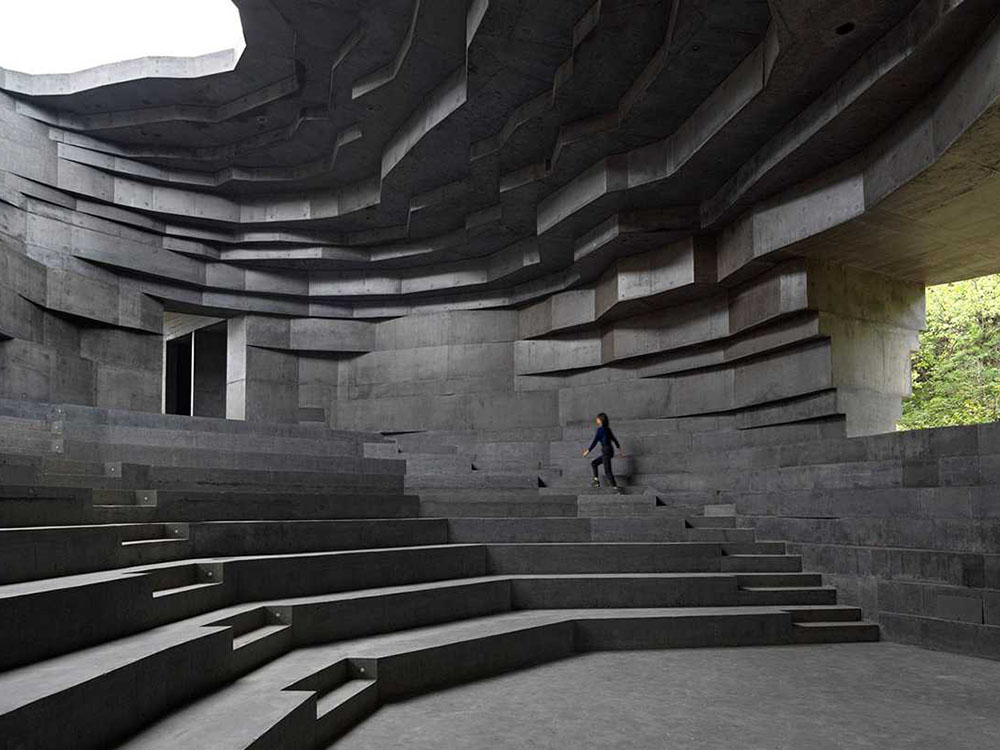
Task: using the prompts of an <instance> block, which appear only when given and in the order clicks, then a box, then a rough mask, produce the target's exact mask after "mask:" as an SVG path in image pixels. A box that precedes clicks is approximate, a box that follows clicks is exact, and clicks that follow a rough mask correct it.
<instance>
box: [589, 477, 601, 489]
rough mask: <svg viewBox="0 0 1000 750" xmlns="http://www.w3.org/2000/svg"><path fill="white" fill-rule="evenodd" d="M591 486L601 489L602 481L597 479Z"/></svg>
mask: <svg viewBox="0 0 1000 750" xmlns="http://www.w3.org/2000/svg"><path fill="white" fill-rule="evenodd" d="M590 486H591V487H596V488H597V489H601V480H600V479H595V480H594V481H593V482H591V483H590Z"/></svg>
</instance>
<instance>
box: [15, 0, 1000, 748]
mask: <svg viewBox="0 0 1000 750" xmlns="http://www.w3.org/2000/svg"><path fill="white" fill-rule="evenodd" d="M239 5H240V12H241V16H242V18H243V22H244V26H245V29H246V38H247V44H248V46H247V50H246V52H245V54H244V56H243V58H242V60H240V61H239V64H234V63H235V61H234V60H233V59H232V58H231V57H227V56H225V55H221V56H210V57H208V58H199V59H198V60H192V61H186V62H185V61H173V62H164V61H137V62H130V63H123V64H121V65H116V66H110V67H107V68H102V69H99V70H96V71H88V72H84V73H81V74H71V75H67V76H61V77H50V76H45V77H31V76H25V75H21V74H17V73H13V72H9V71H0V561H3V573H2V584H0V602H2V603H3V607H4V615H5V616H4V617H2V618H0V630H2V633H0V635H2V638H0V640H2V642H4V643H5V645H6V646H7V648H5V650H4V651H3V653H2V654H0V659H3V660H4V661H3V662H2V664H0V669H4V670H6V671H3V672H0V738H2V740H3V742H5V743H6V744H7V745H9V746H11V747H32V748H43V747H55V748H64V747H67V746H72V747H74V748H88V747H109V746H114V745H115V743H120V742H125V741H129V742H131V743H132V744H131V746H134V747H144V748H147V750H148V748H153V747H165V748H166V747H170V748H176V747H179V746H180V747H183V746H192V745H193V744H199V743H200V744H201V745H202V746H212V747H219V748H223V747H249V746H253V747H255V748H270V747H273V748H280V747H286V748H287V747H296V748H308V747H323V746H325V745H327V744H329V742H330V741H331V740H332V739H333V738H335V737H336V736H338V735H339V734H342V733H343V732H344V731H346V730H347V729H350V728H351V727H352V726H354V725H355V724H357V723H358V722H359V721H361V720H362V719H363V718H364V717H365V716H366V715H367V714H369V713H371V712H372V711H373V710H375V709H376V708H377V707H378V706H379V705H380V704H381V703H383V702H384V701H386V700H388V699H391V698H394V697H398V696H400V695H404V694H407V693H411V692H419V691H424V690H432V689H437V688H439V687H442V686H445V685H447V684H450V683H456V682H463V681H467V680H470V679H475V678H478V677H482V676H485V675H490V674H496V673H498V672H504V671H509V670H512V669H518V668H521V667H524V666H529V665H532V664H536V663H540V662H544V661H548V660H551V659H553V658H557V657H561V656H566V655H569V654H572V653H575V652H577V651H587V650H621V649H629V648H650V649H654V648H655V649H660V648H666V647H679V646H703V647H710V646H720V645H753V644H789V643H800V644H805V643H814V642H820V641H857V640H871V639H873V638H876V637H878V635H879V630H878V629H877V628H876V627H875V626H873V624H871V623H868V622H865V621H864V620H863V619H862V615H864V616H867V617H869V618H871V619H872V620H874V621H876V622H877V623H878V624H879V625H880V626H881V628H882V631H883V632H884V633H885V634H886V635H888V636H889V637H890V638H893V639H897V640H905V641H908V642H912V643H918V644H921V645H926V646H931V647H936V648H942V649H948V650H952V651H963V652H967V653H970V654H977V655H982V656H990V657H997V656H1000V637H998V635H997V634H998V633H1000V619H998V618H1000V604H998V594H997V592H998V591H1000V581H998V580H997V576H998V571H1000V566H998V564H997V559H998V557H1000V537H998V535H997V533H996V529H994V519H995V518H996V517H997V510H996V507H995V506H996V491H995V488H996V487H997V486H1000V473H998V463H997V460H996V457H997V456H998V455H1000V440H998V439H997V435H996V434H995V433H996V430H997V427H996V426H983V427H980V428H963V429H960V430H954V431H948V430H938V431H928V432H923V433H919V434H916V435H895V434H891V435H878V434H877V433H879V432H884V431H887V430H891V428H892V426H893V425H894V423H895V420H896V418H897V417H898V415H899V411H900V405H901V402H902V399H903V398H905V397H906V395H907V394H908V392H909V387H910V384H909V374H908V373H909V354H910V352H911V350H912V349H913V348H914V347H915V345H916V333H917V331H919V330H920V328H921V327H922V326H923V324H924V320H923V315H924V305H923V286H924V285H925V284H927V283H932V282H940V281H948V280H953V279H958V278H963V277H968V276H972V275H975V274H979V273H985V272H989V271H997V270H1000V252H998V250H997V246H996V240H995V238H996V236H997V235H998V230H1000V225H998V221H997V217H996V211H995V205H996V200H995V198H996V180H997V169H996V166H997V164H996V157H995V154H996V153H997V151H998V148H997V132H998V130H997V123H998V122H1000V120H998V118H997V117H996V116H995V115H996V108H997V102H998V101H1000V73H998V71H1000V68H998V62H997V61H998V60H1000V55H998V54H997V50H998V47H1000V15H998V14H1000V9H998V7H997V4H996V2H994V0H951V1H950V2H944V3H943V2H940V0H906V1H905V2H889V1H887V0H886V1H880V2H872V1H871V0H849V1H848V2H839V3H813V4H809V7H808V8H806V7H805V4H803V3H801V2H799V1H798V0H768V1H767V2H765V1H764V0H754V1H752V2H746V1H745V0H723V1H720V0H711V1H709V0H690V2H689V1H687V0H685V1H684V2H678V0H649V1H648V2H642V3H635V2H622V1H619V0H603V1H601V2H593V0H572V1H567V2H559V3H552V2H548V3H523V2H515V0H488V1H487V0H474V1H473V2H464V1H460V0H435V1H434V2H426V1H424V2H421V1H420V0H386V2H379V3H348V2H331V3H307V2H302V1H301V0H242V1H241V2H240V3H239ZM2 20H3V19H2V13H0V21H2ZM223 329H224V333H223ZM192 333H193V339H192V347H191V349H192V353H193V357H192V361H193V368H192V369H193V371H194V383H193V387H192V388H191V391H192V393H193V398H192V402H193V407H194V412H195V414H200V415H203V416H195V417H189V418H187V417H183V418H182V417H171V416H161V415H159V414H157V413H155V412H158V411H160V409H161V404H162V403H163V400H164V393H165V391H164V387H163V383H164V373H165V368H164V361H165V359H166V357H165V355H164V349H163V343H164V341H165V340H166V339H167V338H169V337H175V336H181V335H188V334H192ZM223 354H225V357H224V358H223V356H222V355H223ZM175 362H176V360H175ZM166 370H167V371H169V367H168V368H166ZM598 411H606V412H609V413H610V414H611V415H612V417H613V420H614V423H615V429H616V430H617V432H618V434H619V437H620V438H621V439H622V441H623V447H624V451H623V452H622V453H621V454H620V455H618V456H616V458H615V460H614V468H615V471H616V473H617V474H618V476H619V477H620V478H621V480H622V484H623V485H624V487H623V488H622V489H623V492H622V493H621V494H617V493H613V491H612V490H611V489H610V488H609V487H607V486H606V485H605V486H602V487H600V488H589V483H590V472H589V466H588V463H587V461H585V460H584V459H583V458H582V457H581V456H580V453H581V451H582V449H583V448H585V447H586V445H587V444H588V443H589V440H590V438H591V436H592V435H593V429H594V427H593V417H594V414H595V413H596V412H598ZM222 416H225V417H228V419H221V418H220V417H222ZM209 417H211V418H209ZM821 574H826V575H827V579H826V580H827V582H833V583H836V584H837V586H838V587H839V588H840V589H841V590H842V591H843V598H844V599H845V600H846V601H847V602H848V603H849V605H848V606H845V605H844V604H838V603H837V602H838V591H837V589H836V588H834V587H832V586H830V585H827V584H825V583H824V579H823V577H822V575H821ZM850 605H854V606H850ZM54 612H58V613H59V615H60V616H58V617H53V613H54ZM774 653H781V654H785V653H792V652H790V651H789V652H774ZM799 653H801V654H806V653H808V652H805V651H801V652H799ZM866 653H867V652H866ZM875 653H877V654H883V653H889V654H893V653H902V652H898V651H883V652H875ZM692 658H694V657H692ZM706 658H707V657H706ZM748 658H749V657H748ZM801 658H812V657H807V656H803V657H801ZM815 658H820V657H818V656H817V657H815ZM873 658H874V657H873ZM878 658H882V657H878ZM890 661H891V660H890ZM850 663H851V662H850V661H847V662H845V664H850ZM762 666H763V665H762ZM990 668H991V666H986V667H984V669H990ZM754 684H756V682H754ZM836 684H837V685H841V686H842V684H843V682H842V681H841V682H838V683H836ZM806 687H807V686H804V687H803V689H806ZM758 692H759V691H758ZM932 692H933V691H932ZM756 697H759V696H757V694H755V698H756ZM95 716H99V717H100V721H94V717H95ZM778 729H780V727H779V728H778ZM643 731H644V730H643ZM775 731H778V730H775ZM858 732H859V733H868V734H870V736H871V737H875V738H878V737H880V736H881V735H879V734H878V730H875V729H872V730H871V733H869V732H868V730H867V729H858ZM200 733H201V734H200ZM858 736H859V737H860V735H858ZM955 736H958V735H955ZM130 737H131V738H132V739H131V740H129V738H130ZM192 737H197V738H198V739H197V742H192ZM858 741H859V742H861V741H862V740H861V739H859V740H858ZM772 744H773V743H772Z"/></svg>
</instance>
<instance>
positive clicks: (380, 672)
mask: <svg viewBox="0 0 1000 750" xmlns="http://www.w3.org/2000/svg"><path fill="white" fill-rule="evenodd" d="M790 642H793V636H792V622H791V616H790V615H789V614H788V613H787V612H782V611H780V610H777V609H773V610H772V609H766V608H763V609H759V608H729V609H727V610H713V609H710V608H702V609H674V610H663V609H659V610H643V611H641V612H636V611H625V610H615V609H612V610H569V611H563V612H554V613H553V612H518V613H509V614H502V615H496V616H492V617H487V618H476V619H474V620H468V621H464V622H461V623H451V624H447V625H439V626H431V627H425V628H419V629H416V630H413V631H405V632H402V633H397V634H389V635H386V636H378V637H375V638H368V639H362V640H356V641H346V642H338V643H334V644H329V645H325V646H317V647H312V648H310V649H308V650H305V651H299V652H293V653H290V654H287V655H285V656H283V657H281V658H280V659H278V660H276V661H275V662H273V663H270V664H268V665H267V666H266V667H264V668H263V669H261V670H258V671H257V672H256V673H255V674H254V678H253V680H252V681H251V680H242V681H239V682H236V683H234V684H232V685H231V686H229V687H226V688H225V689H223V690H220V691H218V692H216V693H214V694H212V695H209V696H207V697H204V698H202V699H200V700H198V701H196V702H194V703H192V704H190V705H188V706H186V707H185V708H183V709H181V710H180V711H178V712H176V713H175V714H173V715H171V716H168V717H167V718H166V719H163V720H161V721H160V722H157V723H156V724H154V725H153V726H151V727H149V728H147V729H145V730H144V731H142V732H141V733H139V734H137V735H134V736H133V737H132V738H131V740H130V741H129V742H127V743H126V744H125V745H123V746H122V747H124V748H143V749H144V750H158V749H159V748H164V749H165V748H174V747H177V742H178V739H179V738H180V737H182V736H183V734H182V733H183V732H184V731H185V728H188V729H189V728H190V727H192V726H194V727H204V733H203V734H202V736H201V742H202V744H203V745H204V746H210V747H213V748H220V749H221V748H237V747H242V748H245V747H250V746H252V745H253V743H262V744H261V745H260V746H265V745H266V746H269V747H315V746H317V745H316V743H317V726H316V717H317V716H318V715H319V714H320V711H319V710H318V709H317V708H316V705H317V703H318V701H317V698H316V692H315V691H309V690H303V691H299V690H295V689H292V690H288V689H287V688H288V686H289V685H291V686H293V687H294V688H298V687H302V686H303V681H305V680H309V679H310V678H311V677H313V676H314V675H316V674H317V673H320V672H322V671H324V670H326V669H329V668H331V667H332V666H334V665H336V664H338V663H340V662H343V661H345V660H351V661H354V662H359V663H364V664H365V665H366V667H367V668H368V669H370V670H371V671H372V672H373V674H374V675H376V677H375V679H376V682H377V684H378V694H379V699H380V701H385V700H392V699H394V698H396V697H400V696H403V695H413V694H417V693H421V692H427V691H430V690H435V689H440V688H443V687H446V686H449V685H455V684H461V683H463V682H466V681H469V680H473V679H477V678H482V677H486V676H489V675H494V674H500V673H503V672H508V671H511V670H515V669H520V668H524V667H528V666H532V665H535V664H539V663H543V662H545V661H549V660H552V659H557V658H562V657H566V656H569V655H572V654H573V653H574V652H575V650H576V649H577V648H581V649H585V650H600V649H616V648H664V647H691V646H709V645H732V644H734V643H743V644H754V645H764V644H778V643H790ZM359 689H360V686H359ZM307 717H308V718H307ZM223 729H225V730H226V731H223ZM341 731H342V730H341ZM265 738H266V739H265ZM324 739H326V738H324Z"/></svg>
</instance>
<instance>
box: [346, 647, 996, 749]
mask: <svg viewBox="0 0 1000 750" xmlns="http://www.w3.org/2000/svg"><path fill="white" fill-rule="evenodd" d="M998 678H1000V665H996V664H984V663H983V662H979V661H976V660H974V659H969V658H966V657H960V656H951V655H944V654H931V653H927V652H926V651H921V650H919V649H915V648H909V647H905V646H896V645H891V644H872V645H870V646H851V647H844V646H839V645H830V646H815V647H812V648H810V649H808V650H805V651H802V650H798V649H785V648H743V649H739V650H731V649H698V650H687V651H661V652H654V653H650V652H645V651H644V652H622V653H613V654H588V655H585V656H580V657H576V658H573V659H568V660H566V661H562V662H557V663H555V664H550V665H546V666H541V667H535V668H533V669H530V670H526V671H524V672H518V673H516V674H511V675H505V676H502V677H496V678H492V679H489V680H484V681H481V682H478V683H475V684H472V685H466V686H463V687H462V688H453V689H449V690H446V691H443V692H441V693H437V694H433V695H427V696H423V697H419V698H413V699H411V700H407V701H403V702H401V703H397V704H393V705H390V706H387V707H385V708H382V709H381V710H380V711H379V712H378V713H377V714H375V715H374V716H373V717H372V718H370V719H369V720H368V721H367V722H365V723H364V724H362V725H361V726H359V727H358V728H357V729H355V730H353V731H352V732H350V733H349V734H348V735H346V736H345V737H344V738H343V739H341V740H340V741H339V742H336V743H334V744H333V745H330V747H331V748H337V750H341V749H343V750H368V749H369V748H378V749H379V750H393V749H394V748H412V750H424V748H426V749H427V750H430V749H431V748H437V747H441V742H442V738H445V737H446V738H448V739H447V743H448V746H449V747H462V748H479V747H482V748H526V747H531V748H553V749H555V748H567V747H572V748H580V749H581V750H598V749H599V748H630V749H635V750H638V749H639V748H654V747H684V748H691V749H692V750H695V749H696V748H697V749H699V750H700V749H704V750H720V749H721V748H732V749H733V750H736V749H737V748H747V749H748V750H772V748H778V747H780V748H785V747H789V748H790V747H798V746H803V745H806V746H809V747H814V748H824V749H828V750H841V749H842V748H880V749H883V750H911V749H912V750H916V749H917V748H919V749H920V750H935V749H936V748H948V750H976V749H977V748H983V747H989V746H991V745H992V744H994V743H995V741H996V740H995V738H996V736H997V733H998V732H1000V718H998V717H1000V699H998V697H997V695H996V691H995V689H994V685H995V682H996V680H997V679H998ZM748 686H758V689H751V688H749V687H748ZM622 727H628V731H622Z"/></svg>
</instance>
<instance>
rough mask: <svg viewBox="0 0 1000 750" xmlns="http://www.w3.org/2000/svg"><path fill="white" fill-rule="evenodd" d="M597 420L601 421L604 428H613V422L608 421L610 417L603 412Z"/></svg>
mask: <svg viewBox="0 0 1000 750" xmlns="http://www.w3.org/2000/svg"><path fill="white" fill-rule="evenodd" d="M597 418H598V419H599V420H601V425H602V426H603V427H611V420H610V419H608V415H607V414H605V413H604V412H603V411H602V412H601V413H600V414H598V415H597Z"/></svg>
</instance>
